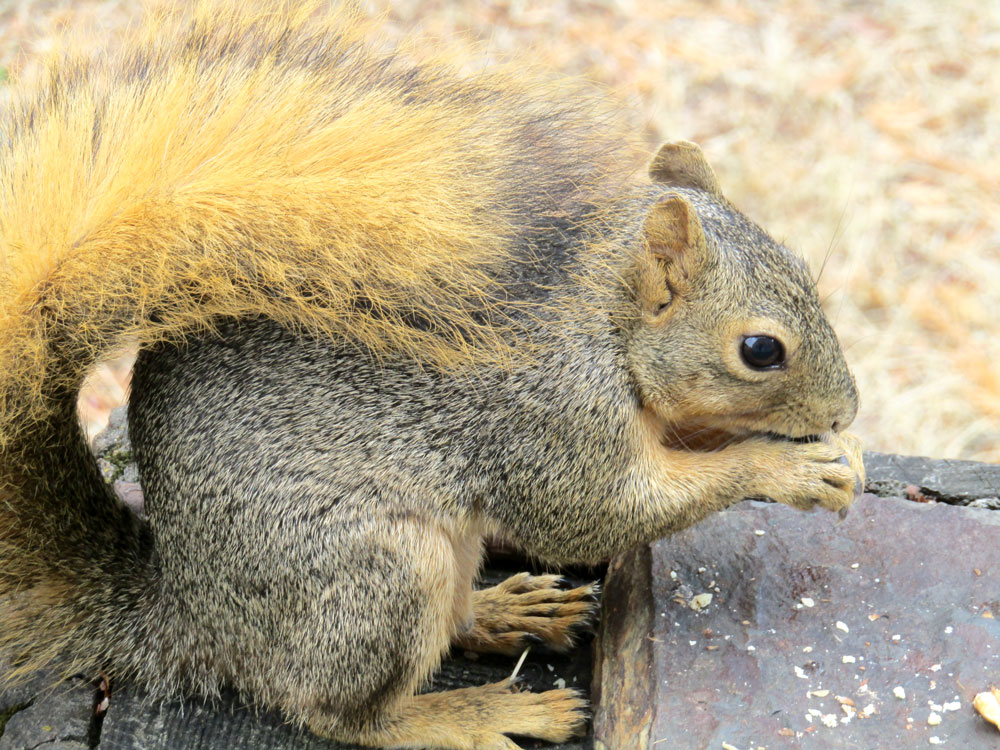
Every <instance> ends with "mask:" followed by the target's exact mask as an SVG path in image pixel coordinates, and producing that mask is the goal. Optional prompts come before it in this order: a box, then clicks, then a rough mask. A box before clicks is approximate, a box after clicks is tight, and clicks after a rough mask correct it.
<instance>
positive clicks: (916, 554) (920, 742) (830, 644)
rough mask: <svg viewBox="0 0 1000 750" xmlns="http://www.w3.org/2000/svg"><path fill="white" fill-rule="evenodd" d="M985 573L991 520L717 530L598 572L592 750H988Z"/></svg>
mask: <svg viewBox="0 0 1000 750" xmlns="http://www.w3.org/2000/svg"><path fill="white" fill-rule="evenodd" d="M998 570H1000V514H998V513H996V512H995V511H991V510H981V509H973V508H963V507H955V506H951V505H947V504H943V503H917V502H912V501H909V500H905V499H901V498H878V497H875V496H874V495H865V496H863V497H862V498H861V499H860V500H859V501H858V502H857V503H856V504H855V506H854V507H853V508H852V509H851V512H850V514H849V515H848V516H847V518H846V519H845V520H844V521H842V522H838V519H837V517H836V516H834V515H832V514H826V513H812V514H807V513H800V512H796V511H794V510H792V509H790V508H787V507H785V506H781V505H776V504H772V503H751V502H747V503H741V504H740V505H738V506H736V507H734V508H732V509H730V510H727V511H725V512H722V513H718V514H716V515H715V516H713V517H711V518H709V519H707V520H705V521H703V522H702V523H700V524H698V525H697V526H695V527H693V528H691V529H687V530H685V531H683V532H680V533H678V534H675V535H674V536H673V537H671V538H669V539H665V540H662V541H660V542H657V543H655V544H653V545H650V546H647V547H643V548H640V549H638V550H634V551H633V552H631V553H629V554H628V555H623V556H622V557H620V558H619V559H617V560H615V561H614V562H613V564H612V565H611V568H610V569H609V572H608V577H607V585H606V589H605V597H604V603H603V607H604V611H603V619H602V629H601V632H600V634H599V637H598V641H597V642H598V649H597V651H598V654H597V660H598V664H599V666H598V668H597V670H596V677H595V681H596V683H597V685H596V687H595V693H596V694H597V695H598V696H599V700H598V701H597V703H598V707H597V714H596V717H595V730H594V731H595V735H596V738H597V741H596V747H597V748H615V749H618V748H629V749H632V748H635V749H636V750H647V749H648V750H660V749H661V748H678V749H682V750H709V748H711V749H712V750H715V749H717V748H720V747H731V748H738V750H757V748H767V750H783V749H786V748H787V749H788V750H791V749H792V748H798V747H808V748H811V749H814V750H827V749H831V750H832V749H833V748H837V749H838V750H843V749H850V750H872V749H873V748H925V747H928V746H935V745H937V744H947V745H948V746H949V747H954V748H963V750H980V749H981V750H986V749H987V748H997V747H1000V732H998V731H997V729H996V728H994V727H993V726H991V725H989V724H987V723H986V722H985V721H983V720H982V719H981V718H980V717H979V716H978V715H977V714H976V713H975V711H974V710H973V708H972V698H973V696H974V695H975V694H976V693H977V692H981V691H984V690H987V689H988V688H989V687H990V686H991V685H997V684H1000V587H998V585H997V572H998ZM705 594H710V595H711V600H710V601H708V600H707V597H705V596H704V595H705ZM699 605H703V606H701V607H700V608H699ZM897 693H898V694H899V695H898V697H897ZM724 743H725V744H724Z"/></svg>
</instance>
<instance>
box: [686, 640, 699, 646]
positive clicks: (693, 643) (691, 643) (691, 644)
mask: <svg viewBox="0 0 1000 750" xmlns="http://www.w3.org/2000/svg"><path fill="white" fill-rule="evenodd" d="M697 643H698V641H688V645H689V646H694V645H695V644H697Z"/></svg>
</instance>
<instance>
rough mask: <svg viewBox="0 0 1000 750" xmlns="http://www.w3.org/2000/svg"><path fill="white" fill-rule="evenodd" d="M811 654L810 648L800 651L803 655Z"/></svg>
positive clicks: (811, 649) (811, 648)
mask: <svg viewBox="0 0 1000 750" xmlns="http://www.w3.org/2000/svg"><path fill="white" fill-rule="evenodd" d="M812 652H813V647H812V646H806V647H805V648H804V649H802V653H803V654H811V653H812Z"/></svg>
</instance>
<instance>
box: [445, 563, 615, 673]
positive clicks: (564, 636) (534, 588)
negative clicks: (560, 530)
mask: <svg viewBox="0 0 1000 750" xmlns="http://www.w3.org/2000/svg"><path fill="white" fill-rule="evenodd" d="M562 583H563V578H562V577H561V576H555V575H544V576H533V575H529V574H528V573H518V574H517V575H515V576H511V577H510V578H508V579H507V580H506V581H504V582H503V583H500V584H498V585H496V586H493V587H491V588H488V589H482V590H480V591H476V592H475V593H474V594H473V595H472V609H473V621H472V624H471V625H470V626H469V628H468V629H466V630H465V631H463V632H461V633H459V634H458V636H457V637H456V638H455V640H454V641H453V642H452V645H453V646H454V647H455V648H460V649H465V650H467V651H477V652H480V653H499V654H509V655H515V654H519V653H521V652H522V651H523V650H524V649H525V647H526V646H530V645H531V644H533V643H545V644H547V645H548V646H550V647H552V648H554V649H556V650H560V651H565V650H566V649H568V648H569V647H570V646H572V645H573V641H574V640H575V638H576V634H577V633H579V632H580V631H581V630H583V629H585V628H587V627H588V626H589V625H590V624H591V622H592V621H593V619H594V615H595V614H596V612H597V593H598V590H599V587H598V585H597V584H596V583H592V584H590V585H588V586H580V587H578V588H574V589H569V590H567V589H565V588H563V587H562V586H561V584H562Z"/></svg>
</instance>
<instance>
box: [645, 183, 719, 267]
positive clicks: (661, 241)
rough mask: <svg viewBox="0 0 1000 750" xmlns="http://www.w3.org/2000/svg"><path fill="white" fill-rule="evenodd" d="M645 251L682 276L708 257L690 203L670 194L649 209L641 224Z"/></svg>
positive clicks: (698, 223)
mask: <svg viewBox="0 0 1000 750" xmlns="http://www.w3.org/2000/svg"><path fill="white" fill-rule="evenodd" d="M642 234H643V240H644V241H645V243H646V247H647V249H648V250H649V253H650V254H651V255H652V256H653V257H654V258H656V259H657V260H660V261H662V262H664V263H666V264H667V265H668V266H671V267H675V268H678V269H679V270H680V271H681V274H682V275H683V276H684V277H685V278H686V277H688V276H691V275H692V274H693V273H694V272H695V271H696V270H697V269H698V268H700V267H701V265H702V264H703V262H704V261H705V260H707V258H708V240H706V239H705V232H704V230H703V229H702V227H701V222H700V221H699V220H698V215H697V214H696V213H695V211H694V206H692V205H691V204H690V203H688V202H687V201H686V200H684V199H683V198H681V197H680V196H679V195H671V196H668V197H666V198H664V199H663V200H661V201H660V202H659V203H657V204H656V205H655V206H653V208H652V209H651V210H650V212H649V214H648V215H647V216H646V221H645V223H644V224H643V227H642Z"/></svg>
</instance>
